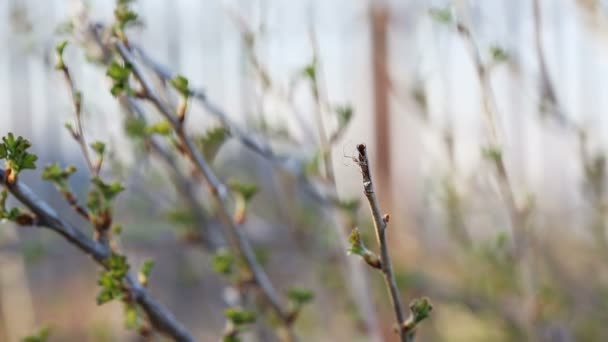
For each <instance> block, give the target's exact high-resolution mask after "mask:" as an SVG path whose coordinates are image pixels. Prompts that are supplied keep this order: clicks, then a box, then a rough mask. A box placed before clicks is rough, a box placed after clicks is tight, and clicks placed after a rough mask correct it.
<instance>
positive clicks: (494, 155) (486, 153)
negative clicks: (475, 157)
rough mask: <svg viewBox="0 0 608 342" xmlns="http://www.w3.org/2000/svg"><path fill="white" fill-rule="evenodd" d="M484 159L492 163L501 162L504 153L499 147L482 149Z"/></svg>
mask: <svg viewBox="0 0 608 342" xmlns="http://www.w3.org/2000/svg"><path fill="white" fill-rule="evenodd" d="M481 154H482V156H483V157H485V158H487V159H489V160H491V161H492V162H495V163H496V162H500V161H501V160H502V151H501V150H500V148H499V147H496V146H488V147H484V148H482V149H481Z"/></svg>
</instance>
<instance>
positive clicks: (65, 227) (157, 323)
mask: <svg viewBox="0 0 608 342" xmlns="http://www.w3.org/2000/svg"><path fill="white" fill-rule="evenodd" d="M0 179H5V171H4V169H0ZM4 186H5V188H6V189H7V190H8V191H10V192H11V194H13V196H15V197H16V198H17V200H19V202H21V203H22V204H23V205H25V206H26V207H27V208H28V209H29V210H31V211H32V212H33V213H34V214H35V220H34V222H33V224H32V225H34V226H39V227H45V228H48V229H50V230H52V231H54V232H56V233H58V234H59V235H61V236H63V237H64V238H65V239H66V240H67V241H68V242H69V243H71V244H73V245H75V246H76V247H78V248H79V249H80V250H81V251H83V252H84V253H85V254H88V255H89V256H91V257H92V258H93V260H95V261H96V262H97V263H98V264H99V265H101V266H102V267H103V268H107V267H108V266H107V264H106V260H108V258H109V257H110V255H111V253H112V251H111V249H110V248H109V247H108V245H107V244H105V243H104V242H98V241H94V240H93V239H91V238H89V237H88V236H86V235H85V234H84V233H82V231H81V230H80V229H78V228H76V227H74V226H72V225H71V224H70V223H68V222H67V221H65V220H64V219H63V218H61V217H60V216H59V215H58V214H57V213H56V212H55V210H54V209H53V208H51V206H50V205H49V204H48V203H46V202H45V201H43V200H42V199H40V198H39V197H38V196H37V195H36V194H35V193H34V192H33V191H32V190H31V189H30V188H29V187H28V186H27V185H25V184H23V183H22V182H20V181H18V180H17V181H16V182H15V183H13V184H10V185H9V184H6V183H4ZM125 285H126V288H127V291H128V292H129V295H130V296H131V297H132V299H133V300H134V301H135V302H136V303H138V304H139V306H140V307H141V308H142V309H143V310H144V312H145V313H146V314H147V316H148V318H149V320H150V323H151V324H152V325H153V326H154V327H155V328H156V329H157V330H158V331H160V332H163V333H165V334H167V335H168V336H170V337H172V338H173V339H175V340H176V341H185V342H189V341H194V338H193V337H192V335H190V333H189V332H188V330H186V328H185V327H184V326H183V325H182V324H181V323H180V322H178V321H177V319H176V318H175V317H174V316H173V314H172V313H171V312H170V311H169V310H167V309H166V308H165V307H164V306H163V305H162V304H160V303H159V302H158V301H156V299H154V298H153V297H152V296H151V295H150V294H149V293H148V291H147V290H146V289H145V288H144V287H143V286H142V285H141V284H140V283H139V282H138V281H137V280H136V279H135V277H133V275H131V274H130V273H129V274H128V275H127V276H126V277H125Z"/></svg>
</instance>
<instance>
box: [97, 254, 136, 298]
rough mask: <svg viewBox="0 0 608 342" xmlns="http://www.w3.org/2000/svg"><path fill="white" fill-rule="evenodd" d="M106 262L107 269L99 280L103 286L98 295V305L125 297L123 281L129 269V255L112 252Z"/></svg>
mask: <svg viewBox="0 0 608 342" xmlns="http://www.w3.org/2000/svg"><path fill="white" fill-rule="evenodd" d="M104 264H105V266H106V269H105V270H103V271H102V272H101V274H100V276H99V281H98V284H99V286H101V291H100V292H99V294H98V295H97V304H98V305H102V304H105V303H107V302H110V301H112V300H114V299H122V298H123V297H124V287H123V283H122V282H123V279H124V278H125V276H126V275H127V272H128V271H129V264H128V263H127V257H125V256H124V255H120V254H116V253H112V255H111V256H110V257H109V258H108V259H107V260H105V261H104Z"/></svg>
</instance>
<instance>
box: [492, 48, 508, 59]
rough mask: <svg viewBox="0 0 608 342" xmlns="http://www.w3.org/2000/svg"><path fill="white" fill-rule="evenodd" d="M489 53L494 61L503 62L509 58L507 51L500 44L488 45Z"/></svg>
mask: <svg viewBox="0 0 608 342" xmlns="http://www.w3.org/2000/svg"><path fill="white" fill-rule="evenodd" d="M490 55H491V56H492V59H493V60H495V61H496V62H505V61H507V60H508V59H509V55H508V54H507V52H506V51H505V50H504V49H503V48H501V47H500V46H497V45H494V46H491V47H490Z"/></svg>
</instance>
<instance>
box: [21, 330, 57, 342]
mask: <svg viewBox="0 0 608 342" xmlns="http://www.w3.org/2000/svg"><path fill="white" fill-rule="evenodd" d="M50 336H51V328H49V327H43V328H41V329H40V330H38V331H37V332H36V333H35V334H33V335H30V336H27V337H24V338H22V339H21V342H46V341H48V340H49V337H50Z"/></svg>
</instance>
